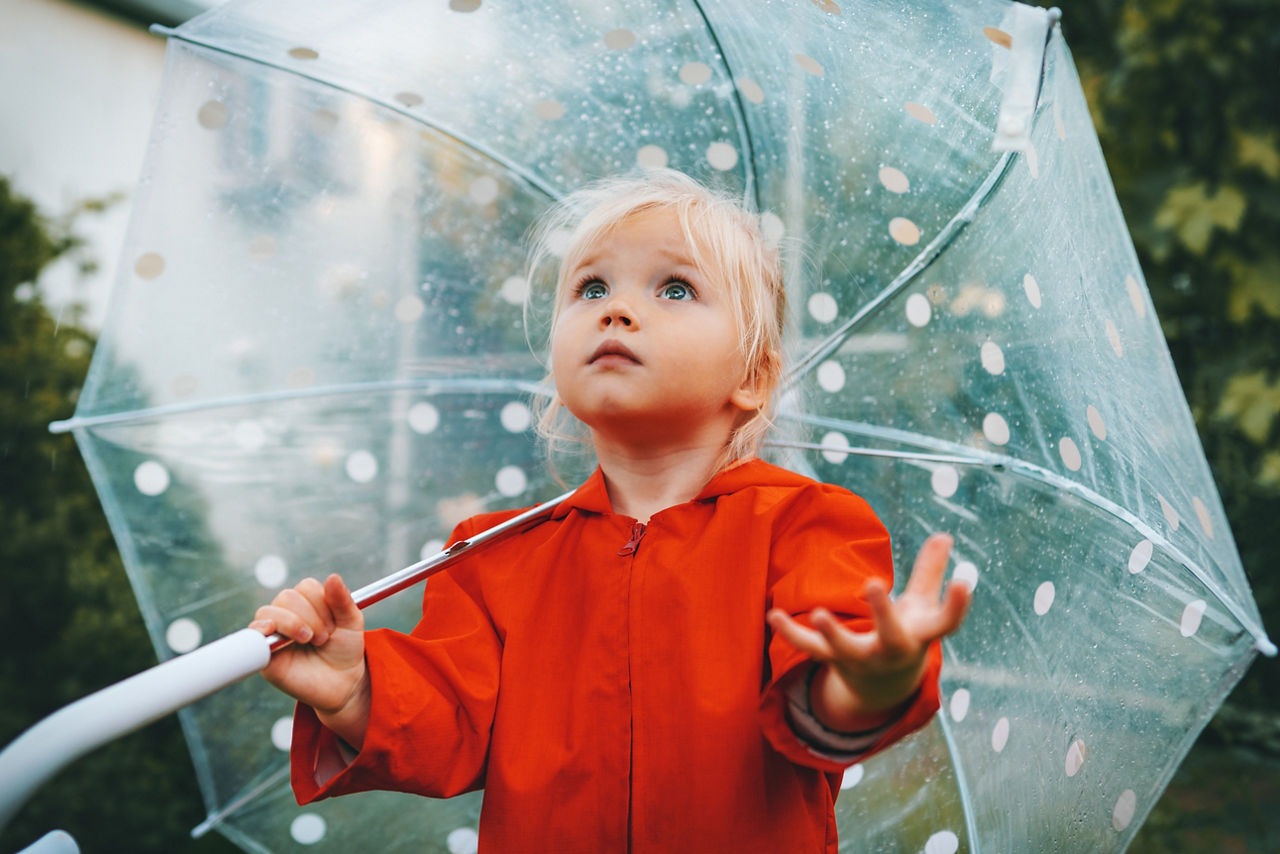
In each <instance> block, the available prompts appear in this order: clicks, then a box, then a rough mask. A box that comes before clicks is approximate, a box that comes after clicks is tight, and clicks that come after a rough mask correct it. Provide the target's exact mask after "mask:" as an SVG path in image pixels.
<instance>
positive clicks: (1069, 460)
mask: <svg viewBox="0 0 1280 854" xmlns="http://www.w3.org/2000/svg"><path fill="white" fill-rule="evenodd" d="M1058 455H1059V456H1061V457H1062V464H1063V465H1064V466H1066V467H1067V468H1069V469H1071V470H1072V471H1080V466H1081V465H1083V464H1084V461H1083V460H1081V459H1080V449H1079V448H1078V447H1076V443H1075V442H1073V441H1072V440H1071V438H1070V437H1069V436H1063V437H1062V439H1061V440H1060V441H1059V442H1058Z"/></svg>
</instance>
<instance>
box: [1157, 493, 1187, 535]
mask: <svg viewBox="0 0 1280 854" xmlns="http://www.w3.org/2000/svg"><path fill="white" fill-rule="evenodd" d="M1156 500H1158V501H1159V502H1160V512H1161V513H1163V514H1164V520H1165V521H1166V522H1168V523H1169V527H1170V528H1172V529H1173V530H1175V531H1176V530H1178V525H1180V524H1181V523H1182V517H1180V516H1179V515H1178V511H1177V510H1174V509H1173V505H1172V504H1170V503H1169V502H1168V501H1166V500H1165V497H1164V496H1163V495H1157V496H1156Z"/></svg>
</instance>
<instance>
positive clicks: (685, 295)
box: [658, 281, 693, 300]
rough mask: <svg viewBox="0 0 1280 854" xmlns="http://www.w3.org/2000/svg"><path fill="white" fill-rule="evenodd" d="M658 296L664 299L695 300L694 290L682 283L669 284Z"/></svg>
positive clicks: (663, 287) (664, 286)
mask: <svg viewBox="0 0 1280 854" xmlns="http://www.w3.org/2000/svg"><path fill="white" fill-rule="evenodd" d="M658 294H659V295H660V296H661V297H662V298H663V299H670V300H689V299H693V288H691V287H689V286H688V285H687V284H685V283H684V282H680V281H674V282H667V283H666V284H665V285H663V286H662V290H661V291H659V292H658Z"/></svg>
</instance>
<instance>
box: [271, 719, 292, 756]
mask: <svg viewBox="0 0 1280 854" xmlns="http://www.w3.org/2000/svg"><path fill="white" fill-rule="evenodd" d="M271 743H272V744H273V745H275V748H276V750H283V751H285V752H286V753H287V752H288V751H289V748H290V747H291V746H293V718H292V717H283V718H277V719H276V722H275V723H273V724H272V725H271Z"/></svg>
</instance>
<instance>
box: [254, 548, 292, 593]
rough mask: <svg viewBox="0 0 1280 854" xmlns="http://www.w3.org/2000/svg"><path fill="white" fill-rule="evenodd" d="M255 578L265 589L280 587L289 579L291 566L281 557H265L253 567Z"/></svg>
mask: <svg viewBox="0 0 1280 854" xmlns="http://www.w3.org/2000/svg"><path fill="white" fill-rule="evenodd" d="M253 577H254V578H256V579H258V583H259V584H261V585H262V586H263V587H271V588H275V587H279V586H280V585H282V584H284V580H285V579H286V578H288V577H289V565H288V564H287V563H285V560H284V558H282V557H280V555H263V556H262V557H260V558H258V561H257V563H255V564H254V565H253Z"/></svg>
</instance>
